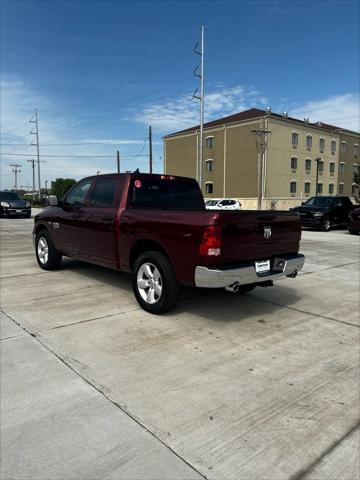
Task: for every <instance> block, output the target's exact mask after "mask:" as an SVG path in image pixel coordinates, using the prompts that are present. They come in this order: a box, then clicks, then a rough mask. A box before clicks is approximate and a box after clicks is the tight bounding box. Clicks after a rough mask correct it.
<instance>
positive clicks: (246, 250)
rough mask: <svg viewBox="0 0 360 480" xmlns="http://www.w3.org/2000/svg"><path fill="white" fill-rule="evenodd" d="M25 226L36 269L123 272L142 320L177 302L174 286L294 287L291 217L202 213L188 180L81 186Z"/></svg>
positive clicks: (116, 178)
mask: <svg viewBox="0 0 360 480" xmlns="http://www.w3.org/2000/svg"><path fill="white" fill-rule="evenodd" d="M49 203H50V206H48V207H46V208H45V209H44V210H43V211H42V212H41V213H40V214H39V215H37V216H36V217H35V225H34V231H33V235H34V243H35V252H36V258H37V261H38V264H39V265H40V267H41V268H43V269H45V270H53V269H56V268H59V267H60V264H61V258H62V256H63V255H66V256H68V257H73V258H78V259H80V260H84V261H87V262H91V263H95V264H98V265H103V266H106V267H110V268H113V269H116V270H120V271H124V272H131V273H132V283H133V290H134V294H135V297H136V299H137V301H138V302H139V304H140V305H141V307H142V308H143V309H144V310H147V311H148V312H151V313H164V312H166V311H168V310H170V309H171V308H172V307H173V306H174V305H175V304H176V302H177V299H178V296H179V291H180V286H181V285H188V286H196V287H205V288H226V289H227V290H230V291H232V292H245V291H249V290H251V289H253V288H255V287H256V286H268V285H272V282H273V280H276V279H278V278H281V277H285V276H287V277H295V276H296V275H297V272H298V271H299V270H301V268H302V266H303V264H304V256H303V255H300V254H299V253H298V250H299V242H300V237H301V225H300V221H299V214H298V213H296V212H288V211H283V212H280V211H279V212H274V211H255V210H254V211H236V210H234V211H216V210H213V211H209V210H208V211H207V210H206V209H205V204H204V199H203V196H202V193H201V190H200V188H199V185H198V183H197V182H196V181H195V180H194V179H191V178H185V177H173V176H169V175H149V174H142V173H139V172H134V173H125V174H109V175H98V176H94V177H88V178H85V179H83V180H81V181H80V182H78V183H77V184H76V185H74V187H72V189H71V190H69V192H68V193H67V194H66V195H65V197H64V198H63V199H62V200H60V201H58V200H57V199H56V197H50V201H49Z"/></svg>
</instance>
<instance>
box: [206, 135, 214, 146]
mask: <svg viewBox="0 0 360 480" xmlns="http://www.w3.org/2000/svg"><path fill="white" fill-rule="evenodd" d="M206 148H214V137H206Z"/></svg>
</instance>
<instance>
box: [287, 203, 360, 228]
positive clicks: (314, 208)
mask: <svg viewBox="0 0 360 480" xmlns="http://www.w3.org/2000/svg"><path fill="white" fill-rule="evenodd" d="M354 208H356V206H355V205H353V203H352V202H351V200H350V198H349V197H310V198H309V200H307V201H306V202H303V203H302V205H301V206H299V207H295V208H293V209H292V210H295V212H299V213H300V221H301V225H302V226H303V227H312V228H321V229H323V230H325V231H326V232H328V231H329V230H331V228H332V227H346V226H347V223H348V217H349V213H350V211H351V210H353V209H354Z"/></svg>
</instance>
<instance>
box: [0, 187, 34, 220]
mask: <svg viewBox="0 0 360 480" xmlns="http://www.w3.org/2000/svg"><path fill="white" fill-rule="evenodd" d="M0 216H1V217H12V216H14V217H15V216H16V217H26V218H30V217H31V206H30V203H29V202H27V201H26V200H22V199H21V198H20V197H19V195H18V194H17V193H15V192H0Z"/></svg>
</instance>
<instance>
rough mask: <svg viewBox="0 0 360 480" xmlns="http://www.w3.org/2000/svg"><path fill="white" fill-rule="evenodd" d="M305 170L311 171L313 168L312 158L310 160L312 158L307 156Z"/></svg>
mask: <svg viewBox="0 0 360 480" xmlns="http://www.w3.org/2000/svg"><path fill="white" fill-rule="evenodd" d="M305 170H306V173H310V170H311V160H310V158H307V159H306V160H305Z"/></svg>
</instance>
